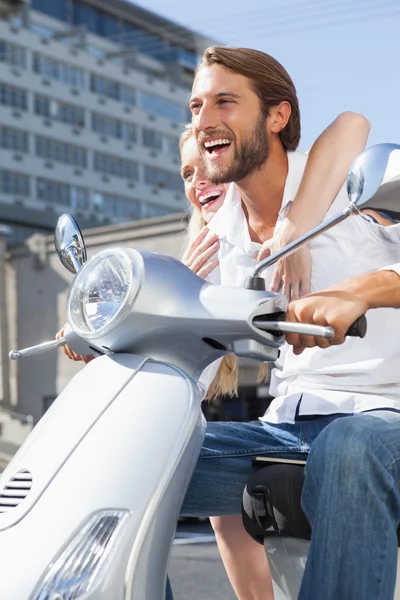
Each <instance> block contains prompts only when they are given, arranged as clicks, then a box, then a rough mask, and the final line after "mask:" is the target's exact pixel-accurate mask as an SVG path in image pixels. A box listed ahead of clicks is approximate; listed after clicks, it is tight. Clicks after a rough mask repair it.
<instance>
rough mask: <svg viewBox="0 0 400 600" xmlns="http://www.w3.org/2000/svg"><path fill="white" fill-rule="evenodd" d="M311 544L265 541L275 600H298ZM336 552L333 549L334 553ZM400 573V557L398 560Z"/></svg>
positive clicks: (399, 596)
mask: <svg viewBox="0 0 400 600" xmlns="http://www.w3.org/2000/svg"><path fill="white" fill-rule="evenodd" d="M309 546H310V542H309V541H307V540H302V539H297V538H289V537H268V538H266V539H265V541H264V547H265V552H266V554H267V558H268V563H269V567H270V571H271V577H272V582H273V587H274V595H275V600H297V598H298V595H299V591H300V586H301V580H302V577H303V573H304V568H305V566H306V561H307V554H308V549H309ZM334 551H335V550H334V549H332V552H334ZM397 573H398V574H399V573H400V555H399V556H398V559H397ZM393 600H400V581H399V576H397V582H396V591H395V594H394V597H393Z"/></svg>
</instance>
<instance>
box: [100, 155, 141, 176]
mask: <svg viewBox="0 0 400 600" xmlns="http://www.w3.org/2000/svg"><path fill="white" fill-rule="evenodd" d="M94 170H95V171H97V172H98V173H102V174H103V175H110V176H112V177H121V178H123V179H135V180H137V179H138V178H139V167H138V164H137V163H136V162H135V161H133V160H126V159H124V158H120V157H118V156H114V155H112V154H103V153H101V152H95V153H94Z"/></svg>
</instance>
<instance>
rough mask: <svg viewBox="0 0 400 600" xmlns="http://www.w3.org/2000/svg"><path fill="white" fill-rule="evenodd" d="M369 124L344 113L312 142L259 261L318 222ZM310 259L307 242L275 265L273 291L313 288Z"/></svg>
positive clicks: (359, 149)
mask: <svg viewBox="0 0 400 600" xmlns="http://www.w3.org/2000/svg"><path fill="white" fill-rule="evenodd" d="M369 131H370V123H369V122H368V120H367V119H366V118H365V117H363V116H362V115H359V114H357V113H353V112H345V113H342V114H340V115H339V116H338V117H337V118H336V119H335V121H333V123H331V125H329V127H328V128H327V129H325V131H323V132H322V133H321V135H320V136H319V138H318V139H317V140H316V141H315V142H314V144H313V146H312V148H311V150H310V153H309V158H308V161H307V165H306V168H305V170H304V174H303V178H302V181H301V184H300V187H299V189H298V192H297V194H296V197H295V198H294V200H293V203H292V205H291V207H290V209H289V212H288V214H287V215H286V217H285V219H284V220H283V221H282V224H281V226H280V228H279V231H278V232H277V233H276V235H275V236H274V237H273V238H272V240H268V241H267V242H265V244H263V246H262V248H261V250H260V252H259V254H258V260H259V261H260V260H262V259H263V258H266V257H267V256H269V255H270V254H273V253H274V252H276V251H277V250H279V249H280V248H282V247H283V246H285V245H286V244H288V243H289V242H291V241H293V240H294V239H296V238H298V237H299V236H301V235H303V233H306V232H307V231H309V230H310V229H312V228H313V227H315V226H316V225H318V224H319V223H320V222H321V221H322V219H323V218H324V216H325V214H326V213H327V211H328V209H329V208H330V206H331V204H332V202H333V201H334V200H335V198H336V196H337V194H338V193H339V191H340V189H341V187H342V185H343V183H344V181H345V179H346V176H347V173H348V171H349V168H350V166H351V164H352V162H353V160H354V159H355V158H356V157H357V156H358V155H359V154H360V152H362V150H363V149H364V147H365V144H366V142H367V139H368V134H369ZM310 282H311V258H310V254H309V250H308V248H307V247H304V248H302V249H301V250H298V251H297V252H295V253H294V254H292V255H291V256H289V257H287V258H285V259H283V260H282V261H280V262H279V263H277V265H276V266H275V270H274V276H273V280H272V284H271V288H270V289H271V290H272V291H279V290H280V289H282V290H283V292H284V293H285V294H286V295H287V296H288V297H289V299H292V300H293V299H295V298H298V297H299V296H300V295H304V294H308V293H309V292H310Z"/></svg>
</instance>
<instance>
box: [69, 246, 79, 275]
mask: <svg viewBox="0 0 400 600" xmlns="http://www.w3.org/2000/svg"><path fill="white" fill-rule="evenodd" d="M66 253H67V255H68V256H69V258H70V260H71V263H72V264H73V265H74V269H75V273H77V272H78V271H79V269H80V268H81V266H82V265H81V263H80V261H79V259H78V256H77V251H76V249H75V248H74V246H70V247H69V248H67V249H66Z"/></svg>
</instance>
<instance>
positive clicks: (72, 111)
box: [34, 94, 85, 127]
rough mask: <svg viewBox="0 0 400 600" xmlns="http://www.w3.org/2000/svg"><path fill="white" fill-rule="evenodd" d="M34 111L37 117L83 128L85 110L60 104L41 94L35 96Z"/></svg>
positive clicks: (72, 105)
mask: <svg viewBox="0 0 400 600" xmlns="http://www.w3.org/2000/svg"><path fill="white" fill-rule="evenodd" d="M34 110H35V113H36V114H37V115H41V116H42V117H47V118H49V119H55V120H56V121H61V122H62V123H67V124H68V125H76V126H79V127H84V126H85V110H84V109H83V108H82V107H80V106H75V105H74V104H68V103H67V102H60V100H54V99H52V98H49V97H48V96H43V95H42V94H35V99H34Z"/></svg>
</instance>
